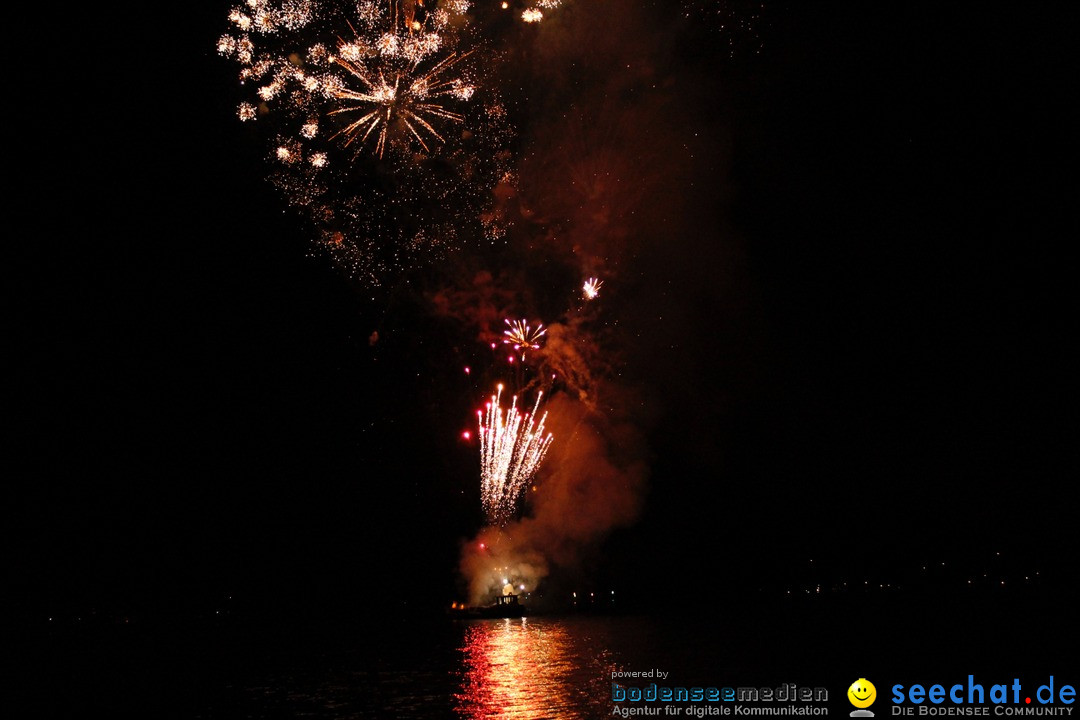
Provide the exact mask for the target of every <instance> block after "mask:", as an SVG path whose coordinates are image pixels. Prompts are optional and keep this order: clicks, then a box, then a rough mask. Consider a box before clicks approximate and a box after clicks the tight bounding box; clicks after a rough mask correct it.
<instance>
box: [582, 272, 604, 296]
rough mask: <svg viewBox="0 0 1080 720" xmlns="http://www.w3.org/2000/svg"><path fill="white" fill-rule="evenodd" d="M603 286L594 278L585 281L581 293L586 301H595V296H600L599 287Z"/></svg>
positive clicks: (602, 282)
mask: <svg viewBox="0 0 1080 720" xmlns="http://www.w3.org/2000/svg"><path fill="white" fill-rule="evenodd" d="M603 284H604V281H603V280H597V279H596V278H594V277H591V278H589V279H588V280H586V281H585V284H584V285H583V286H582V287H581V292H583V293H584V294H585V299H586V300H595V299H596V296H597V295H599V294H600V287H601V286H602V285H603Z"/></svg>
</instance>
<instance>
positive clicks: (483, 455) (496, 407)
mask: <svg viewBox="0 0 1080 720" xmlns="http://www.w3.org/2000/svg"><path fill="white" fill-rule="evenodd" d="M502 390H503V386H502V385H499V386H498V391H497V392H496V394H495V395H492V396H491V400H490V401H489V402H488V403H487V404H486V410H479V411H477V413H476V415H477V417H478V419H479V424H480V434H479V439H480V494H481V500H482V502H483V506H484V512H485V513H486V515H487V519H488V522H490V523H491V524H493V525H495V524H498V525H505V524H506V523H507V522H508V521H509V520H510V519H511V517H512V516H513V514H514V511H515V509H516V508H517V503H518V500H519V499H520V498H521V494H522V492H523V491H524V489H525V487H526V485H527V484H528V482H529V480H530V479H531V478H532V477H533V475H535V474H536V471H537V469H538V468H539V467H540V463H541V462H543V460H544V456H545V455H546V454H547V451H548V447H550V445H551V442H552V439H553V438H552V436H551V433H548V434H546V435H545V434H544V421H545V420H546V419H547V413H544V414H543V415H542V416H541V417H540V420H539V422H537V420H536V412H537V410H538V409H539V407H540V400H541V399H542V398H543V393H540V394H539V395H537V397H536V404H535V405H533V409H532V412H530V413H526V414H524V415H523V414H521V413H520V412H519V411H518V409H517V396H515V397H514V399H513V401H512V402H511V403H510V407H509V409H507V410H506V413H505V414H504V413H503V411H502V407H501V405H500V401H501V400H502Z"/></svg>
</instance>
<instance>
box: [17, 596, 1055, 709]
mask: <svg viewBox="0 0 1080 720" xmlns="http://www.w3.org/2000/svg"><path fill="white" fill-rule="evenodd" d="M1035 600H1036V601H1037V602H1032V601H1028V600H1025V601H1023V602H1003V601H1001V600H997V599H994V600H993V601H988V602H986V603H982V604H980V603H977V602H973V601H971V600H970V599H966V598H960V599H956V600H954V601H952V602H944V601H942V600H941V599H940V598H932V599H930V600H927V601H918V600H917V599H915V598H904V599H898V600H897V601H896V602H890V603H884V604H882V603H878V604H868V603H866V602H863V601H852V602H849V603H841V602H829V603H822V604H817V603H810V604H800V605H792V604H771V605H758V606H751V605H743V606H741V607H739V608H727V609H723V608H719V607H716V606H713V605H710V604H708V603H689V602H688V603H687V604H686V606H685V607H683V608H681V609H679V610H678V611H671V612H665V613H657V614H655V615H654V616H641V615H625V616H623V615H618V616H615V615H613V616H590V615H571V616H535V617H526V618H513V619H492V620H454V619H450V618H443V617H421V618H419V619H418V618H417V617H394V618H391V617H383V616H377V615H373V616H362V617H359V618H355V619H353V621H351V622H350V623H342V622H340V621H338V622H331V621H329V620H318V619H315V620H312V621H311V622H306V621H304V619H303V618H301V617H298V616H291V617H283V618H277V619H268V618H263V619H261V620H259V621H257V622H255V621H250V620H244V619H242V618H232V619H228V620H225V621H223V622H220V623H219V622H214V623H204V624H199V625H192V624H190V623H187V624H185V623H179V624H174V625H171V626H157V627H147V626H142V627H140V626H136V625H135V624H133V625H132V626H130V627H129V626H127V625H122V626H115V625H110V626H103V627H97V628H85V629H82V630H78V631H74V630H69V631H64V632H61V633H54V632H50V633H49V634H47V635H45V636H39V637H37V638H36V639H35V641H34V643H33V644H32V646H31V647H32V649H31V650H30V651H28V654H26V655H25V657H26V661H25V662H24V663H22V664H21V666H20V668H19V669H17V671H16V673H17V674H16V675H15V676H14V677H15V680H16V683H15V684H16V685H17V686H21V687H20V689H21V690H23V691H24V693H27V694H29V695H30V696H31V701H32V703H33V705H34V706H35V707H36V708H37V710H39V711H40V712H35V713H34V715H35V716H42V717H45V716H48V717H61V716H63V717H81V716H84V715H86V714H87V713H88V712H92V713H93V714H96V715H102V716H109V717H119V716H125V717H129V716H138V717H155V718H162V717H182V718H201V719H206V720H209V719H233V718H265V719H270V718H314V719H319V718H400V719H402V720H428V719H441V718H447V719H450V718H454V719H457V720H462V719H466V720H479V719H482V718H506V719H508V720H521V719H524V718H528V719H529V720H535V719H542V718H565V719H567V720H575V719H578V718H603V717H612V709H613V707H614V705H613V703H612V700H611V690H612V688H611V683H612V673H615V672H635V671H636V672H642V671H644V672H648V671H650V670H660V671H663V672H664V673H667V674H668V675H667V677H666V678H665V680H662V681H657V682H658V684H663V685H667V686H669V687H682V686H685V687H740V686H753V687H774V688H775V687H778V686H780V685H788V684H795V685H797V686H798V687H800V688H818V687H823V688H828V692H829V703H828V707H829V710H830V712H829V714H830V715H834V716H837V715H839V716H846V714H847V712H848V711H849V710H850V709H851V708H850V707H847V706H846V701H845V699H844V698H845V696H844V692H845V690H846V688H847V686H848V685H849V684H850V683H851V682H852V681H853V680H854V679H856V678H859V677H868V678H871V679H872V680H873V679H877V680H881V681H882V682H887V681H888V679H889V678H892V679H897V678H899V679H901V680H903V679H905V678H906V679H907V680H908V681H910V682H914V681H917V680H919V681H921V680H926V678H931V679H934V678H945V679H949V680H952V679H955V678H957V677H959V678H961V679H963V678H965V677H966V676H967V674H968V673H974V674H975V675H977V676H980V677H987V678H1001V677H1013V676H1014V674H1015V676H1018V677H1021V678H1022V679H1023V680H1024V682H1025V683H1027V682H1029V681H1031V682H1034V681H1036V680H1038V682H1040V683H1041V682H1045V679H1046V678H1047V677H1049V675H1051V674H1057V675H1058V676H1061V675H1062V674H1063V673H1066V672H1067V671H1066V668H1068V667H1071V666H1073V665H1074V664H1075V650H1074V648H1075V642H1074V640H1075V626H1071V627H1070V626H1055V627H1042V626H1040V625H1039V622H1038V619H1039V618H1041V617H1064V616H1065V615H1064V611H1063V610H1062V609H1060V608H1057V609H1054V608H1051V607H1049V606H1048V605H1047V604H1046V603H1045V602H1044V599H1043V598H1036V599H1035ZM1018 618H1025V619H1026V620H1025V621H1024V622H1017V619H1018ZM14 656H15V657H18V654H16V655H14ZM651 681H652V680H650V679H640V680H636V679H629V678H627V679H621V683H622V684H624V685H636V686H638V687H644V686H646V685H647V684H648V683H649V682H651ZM886 687H887V686H886ZM1033 687H1034V685H1033ZM681 716H682V717H687V716H688V715H687V714H686V713H683V714H682V715H681Z"/></svg>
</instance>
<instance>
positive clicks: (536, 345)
mask: <svg viewBox="0 0 1080 720" xmlns="http://www.w3.org/2000/svg"><path fill="white" fill-rule="evenodd" d="M505 322H506V324H507V326H508V327H509V329H508V330H504V331H503V335H504V336H505V337H504V338H503V343H504V344H506V345H512V346H513V347H514V349H515V350H517V351H518V352H520V353H521V357H522V359H524V358H525V351H526V350H539V349H540V338H542V337H544V335H546V334H547V330H545V329H544V326H543V325H537V326H536V329H533V328H531V327H529V324H528V322H527V321H525V320H514V321H510V320H509V319H507V320H506V321H505Z"/></svg>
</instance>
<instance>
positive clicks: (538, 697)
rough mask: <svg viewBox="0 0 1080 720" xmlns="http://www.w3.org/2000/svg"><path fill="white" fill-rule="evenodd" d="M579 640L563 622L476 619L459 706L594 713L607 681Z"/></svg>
mask: <svg viewBox="0 0 1080 720" xmlns="http://www.w3.org/2000/svg"><path fill="white" fill-rule="evenodd" d="M579 644H580V643H579V642H577V641H576V640H575V638H573V637H572V636H571V635H570V633H568V632H567V628H566V627H565V625H563V624H561V623H553V622H544V621H542V620H540V621H530V620H528V619H527V618H515V619H505V620H490V621H480V622H477V623H475V624H472V625H470V626H469V627H468V628H467V629H466V631H465V638H464V645H463V647H462V652H463V653H464V656H465V657H464V661H465V672H464V676H463V677H462V687H461V692H460V693H458V694H457V696H456V701H457V702H456V707H455V709H456V710H457V712H458V714H459V715H461V716H462V717H465V718H469V719H470V720H479V719H480V718H530V719H533V718H556V717H557V718H584V717H592V716H593V714H594V712H595V709H596V707H597V704H598V703H599V702H601V701H602V693H603V688H604V687H605V686H604V684H603V681H602V676H601V675H600V673H599V672H598V671H597V668H596V667H594V666H593V664H592V663H591V662H589V658H588V655H589V653H588V651H587V649H584V650H585V651H584V652H583V648H581V647H578V645H579ZM590 708H592V711H589V712H587V711H588V710H589V709H590Z"/></svg>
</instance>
